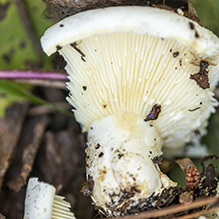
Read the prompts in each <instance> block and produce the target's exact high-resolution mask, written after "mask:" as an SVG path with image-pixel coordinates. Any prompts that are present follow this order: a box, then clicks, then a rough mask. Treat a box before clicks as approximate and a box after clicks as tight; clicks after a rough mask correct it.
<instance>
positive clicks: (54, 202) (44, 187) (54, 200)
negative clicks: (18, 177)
mask: <svg viewBox="0 0 219 219" xmlns="http://www.w3.org/2000/svg"><path fill="white" fill-rule="evenodd" d="M55 191H56V189H55V187H54V186H52V185H49V184H48V183H44V182H39V181H38V178H30V180H29V181H28V186H27V193H26V198H25V210H24V219H75V216H74V214H73V213H72V212H71V211H70V210H69V208H70V207H71V205H70V204H69V203H68V202H66V201H64V200H63V199H64V197H62V196H59V195H55Z"/></svg>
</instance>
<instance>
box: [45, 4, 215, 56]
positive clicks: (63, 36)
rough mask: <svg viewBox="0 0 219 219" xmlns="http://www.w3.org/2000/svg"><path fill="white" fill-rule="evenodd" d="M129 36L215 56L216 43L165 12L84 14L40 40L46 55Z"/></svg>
mask: <svg viewBox="0 0 219 219" xmlns="http://www.w3.org/2000/svg"><path fill="white" fill-rule="evenodd" d="M122 32H126V33H128V32H130V33H136V34H144V35H151V36H155V37H159V38H168V39H177V41H178V42H180V43H182V44H185V45H187V46H191V47H192V48H194V49H195V50H196V52H197V53H198V54H200V55H202V56H207V57H208V56H210V57H212V56H214V55H217V56H218V49H219V42H218V41H219V40H218V38H217V37H216V36H215V35H214V34H213V33H212V32H211V31H209V30H207V29H205V28H204V27H201V26H200V25H199V24H197V23H196V22H194V21H192V20H190V19H188V18H186V17H183V16H181V15H178V14H176V13H174V12H170V11H167V10H163V9H159V8H152V7H142V6H119V7H109V8H103V9H94V10H90V11H85V12H81V13H78V14H76V15H73V16H71V17H68V18H65V19H64V20H62V21H60V22H58V23H56V24H55V25H53V27H52V28H49V29H48V30H47V31H46V32H45V34H44V36H43V37H42V38H41V43H42V47H43V50H44V51H45V53H46V54H47V55H51V54H52V53H54V52H56V51H57V46H60V47H63V46H65V45H68V44H70V43H72V42H76V41H80V40H83V39H85V38H87V37H93V36H96V35H99V34H106V33H122Z"/></svg>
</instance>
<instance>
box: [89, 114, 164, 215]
mask: <svg viewBox="0 0 219 219" xmlns="http://www.w3.org/2000/svg"><path fill="white" fill-rule="evenodd" d="M86 153H87V159H86V161H87V178H88V180H92V181H94V184H93V191H91V193H92V197H93V200H96V201H97V203H96V205H97V206H104V205H106V203H107V204H110V206H111V208H114V209H113V210H114V212H116V211H117V209H118V208H121V207H122V205H124V204H126V202H127V201H130V200H133V201H136V202H138V200H140V199H142V198H147V197H149V196H150V195H151V194H152V193H153V192H155V193H156V192H158V191H159V190H160V189H161V188H162V179H161V175H160V171H159V168H158V167H157V166H156V164H154V163H153V157H156V156H159V155H161V154H162V152H161V139H160V137H159V135H158V133H157V131H156V129H155V128H154V127H153V125H151V124H150V123H149V122H144V120H143V118H140V117H138V116H136V115H133V114H129V113H118V114H114V115H111V116H108V117H105V118H102V119H100V120H97V121H95V122H93V123H92V125H91V126H90V129H89V132H88V147H87V149H86ZM124 200H126V201H124ZM109 211H110V210H109ZM109 213H110V214H111V212H109Z"/></svg>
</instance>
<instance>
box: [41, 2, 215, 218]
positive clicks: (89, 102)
mask: <svg viewBox="0 0 219 219" xmlns="http://www.w3.org/2000/svg"><path fill="white" fill-rule="evenodd" d="M41 43H42V47H43V50H44V51H45V52H46V53H47V54H48V55H51V54H52V53H54V52H56V51H57V50H58V51H59V53H60V54H61V55H63V56H64V58H65V60H66V61H67V66H66V71H67V72H68V74H69V79H70V82H68V83H67V87H68V89H69V90H70V96H69V97H68V98H67V100H68V101H69V102H70V103H71V104H72V105H73V106H74V107H75V109H74V114H75V118H76V120H77V121H78V122H79V123H80V124H81V126H82V129H83V132H88V142H87V149H86V153H87V158H86V162H87V179H88V181H89V182H90V185H92V186H91V187H92V188H91V192H90V194H91V196H92V198H93V201H94V203H95V205H96V206H97V207H99V208H101V209H102V211H103V212H105V214H107V215H114V216H115V215H120V214H121V209H122V208H123V209H124V208H125V207H131V206H135V205H136V204H137V203H138V202H139V201H140V200H142V199H146V198H148V197H150V196H151V195H152V194H153V193H158V192H160V191H162V189H163V188H167V187H169V186H171V185H173V183H172V181H171V180H169V178H168V177H167V176H166V175H164V174H162V173H161V172H160V170H159V168H158V167H157V165H156V164H155V163H154V162H153V161H154V160H155V159H154V158H156V157H157V156H160V155H161V154H162V151H163V152H164V155H174V154H175V153H176V152H178V151H179V150H180V149H181V148H182V147H183V145H184V144H185V143H186V142H189V141H191V140H192V139H193V138H194V137H195V134H194V132H195V131H196V132H197V130H198V131H199V132H200V134H201V135H203V134H205V132H206V126H207V124H208V123H207V119H208V118H209V116H210V114H211V113H212V112H214V110H215V109H214V107H215V106H216V105H217V101H216V100H215V99H214V98H213V93H212V91H213V90H214V89H215V86H216V85H217V82H218V70H219V65H217V64H218V62H219V39H218V38H217V37H216V36H215V35H214V34H213V33H212V32H210V31H209V30H207V29H205V28H203V27H201V26H200V25H199V24H197V23H196V22H194V21H192V20H189V19H188V18H186V17H184V16H182V15H179V14H176V13H173V12H171V11H166V10H163V9H158V8H152V7H140V6H123V7H122V6H121V7H109V8H104V9H95V10H90V11H86V12H81V13H78V14H76V15H73V16H71V17H69V18H66V19H64V20H62V21H60V22H59V23H57V24H55V25H54V26H53V27H51V28H49V29H48V30H47V31H46V33H45V34H44V36H43V37H42V39H41Z"/></svg>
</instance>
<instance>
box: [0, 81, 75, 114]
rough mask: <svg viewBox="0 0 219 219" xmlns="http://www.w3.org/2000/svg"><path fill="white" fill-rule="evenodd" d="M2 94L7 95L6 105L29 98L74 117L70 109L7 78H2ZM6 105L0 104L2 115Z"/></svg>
mask: <svg viewBox="0 0 219 219" xmlns="http://www.w3.org/2000/svg"><path fill="white" fill-rule="evenodd" d="M0 94H5V95H6V97H7V98H6V100H5V101H4V100H3V102H6V105H8V104H11V101H14V100H16V101H21V100H25V99H28V100H30V101H31V102H33V103H35V104H38V105H43V106H46V107H48V108H49V109H51V110H53V111H58V112H60V113H63V114H65V115H68V116H70V117H73V113H71V112H70V111H68V110H65V109H62V108H61V107H58V106H56V105H54V104H52V103H50V102H48V101H46V100H44V99H42V98H40V97H38V96H36V95H34V94H32V93H31V92H30V91H28V89H27V85H22V84H17V83H15V82H12V81H7V80H0ZM2 98H4V95H3V96H2ZM0 100H1V99H0ZM1 101H2V100H1ZM1 103H2V102H1ZM4 107H5V105H4V106H3V107H1V106H0V116H1V114H3V112H4ZM2 108H3V109H2Z"/></svg>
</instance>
